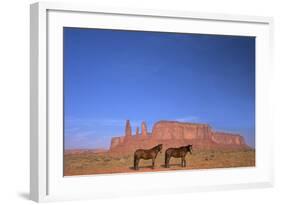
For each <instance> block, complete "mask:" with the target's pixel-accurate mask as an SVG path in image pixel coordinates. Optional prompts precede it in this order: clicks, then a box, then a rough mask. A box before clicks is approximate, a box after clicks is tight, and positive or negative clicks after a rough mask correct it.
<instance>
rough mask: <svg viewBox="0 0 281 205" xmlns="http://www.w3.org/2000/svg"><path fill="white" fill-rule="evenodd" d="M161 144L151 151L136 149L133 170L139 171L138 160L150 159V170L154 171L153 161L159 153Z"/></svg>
mask: <svg viewBox="0 0 281 205" xmlns="http://www.w3.org/2000/svg"><path fill="white" fill-rule="evenodd" d="M161 150H162V144H159V145H157V146H155V147H153V148H151V149H138V150H136V151H135V154H134V169H135V170H138V169H139V161H140V159H145V160H147V159H152V169H154V164H155V159H156V157H157V154H158V152H160V153H161Z"/></svg>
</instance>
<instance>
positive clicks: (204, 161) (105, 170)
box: [64, 149, 255, 176]
mask: <svg viewBox="0 0 281 205" xmlns="http://www.w3.org/2000/svg"><path fill="white" fill-rule="evenodd" d="M164 158H165V157H164V152H162V153H161V154H159V155H158V156H157V158H156V162H155V168H154V169H152V168H151V160H141V161H140V164H139V168H140V169H139V170H134V169H133V153H132V154H126V155H116V154H112V153H110V152H100V153H95V152H91V151H84V152H83V151H81V152H65V153H64V176H73V175H92V174H110V173H130V172H152V171H168V170H189V169H211V168H230V167H252V166H255V150H254V149H226V150H196V151H195V150H194V151H193V153H192V155H190V154H188V155H187V156H186V161H187V166H186V167H181V166H180V163H181V159H176V158H172V159H171V160H170V168H165V167H164Z"/></svg>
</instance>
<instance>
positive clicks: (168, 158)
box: [165, 156, 170, 168]
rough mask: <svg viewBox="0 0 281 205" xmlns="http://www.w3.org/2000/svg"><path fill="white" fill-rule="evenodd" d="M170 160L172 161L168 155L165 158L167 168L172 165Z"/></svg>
mask: <svg viewBox="0 0 281 205" xmlns="http://www.w3.org/2000/svg"><path fill="white" fill-rule="evenodd" d="M169 162H170V157H168V156H167V157H166V159H165V165H166V168H169V167H170V165H169Z"/></svg>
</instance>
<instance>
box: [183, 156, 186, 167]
mask: <svg viewBox="0 0 281 205" xmlns="http://www.w3.org/2000/svg"><path fill="white" fill-rule="evenodd" d="M183 162H184V167H186V159H185V158H184V159H183Z"/></svg>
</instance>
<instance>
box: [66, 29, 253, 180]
mask: <svg viewBox="0 0 281 205" xmlns="http://www.w3.org/2000/svg"><path fill="white" fill-rule="evenodd" d="M255 55H256V38H255V36H242V35H241V36H234V35H233V36H232V35H215V34H201V33H176V32H159V31H139V30H114V29H100V28H78V27H63V146H64V147H63V150H64V153H63V176H79V175H96V174H113V173H114V174H117V173H132V174H136V173H143V172H159V171H165V172H167V171H169V172H175V171H179V170H181V171H189V170H200V169H227V168H237V167H240V168H241V167H255V165H256V154H255V149H256V136H255V134H256V133H255V128H256V127H255V126H256V125H255V119H256V118H255V108H256V101H255V100H256V93H255V92H256V79H255V74H256V65H255V63H256V59H255V58H256V56H255Z"/></svg>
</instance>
